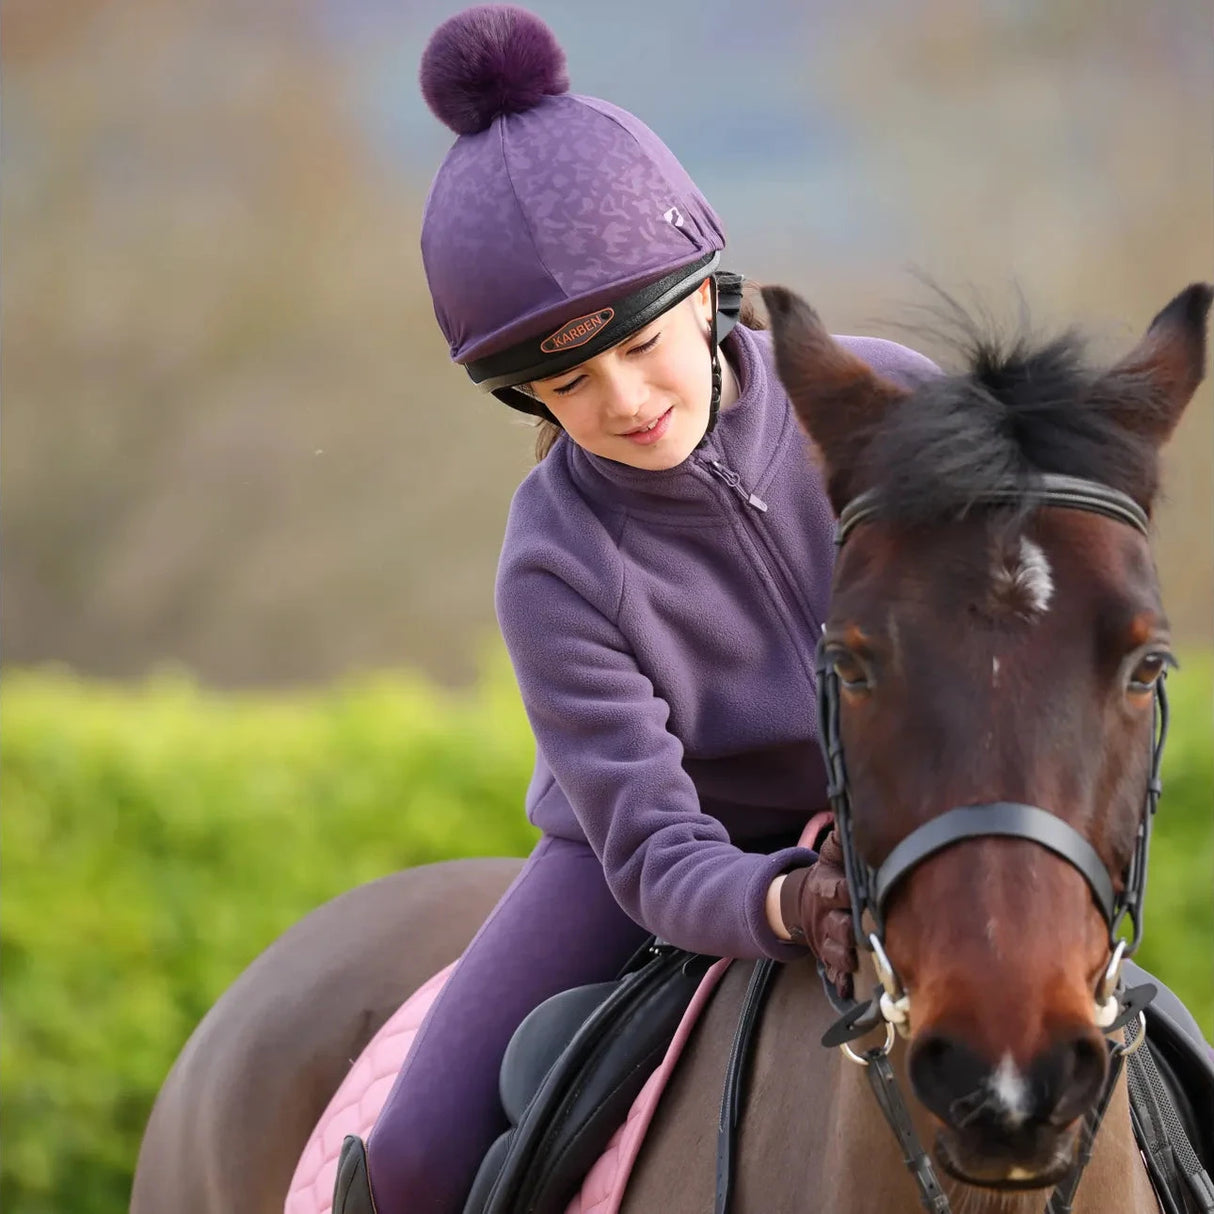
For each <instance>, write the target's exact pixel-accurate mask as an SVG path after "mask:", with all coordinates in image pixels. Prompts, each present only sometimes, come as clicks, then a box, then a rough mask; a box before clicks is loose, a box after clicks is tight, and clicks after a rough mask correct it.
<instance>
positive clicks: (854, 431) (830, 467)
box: [763, 287, 907, 514]
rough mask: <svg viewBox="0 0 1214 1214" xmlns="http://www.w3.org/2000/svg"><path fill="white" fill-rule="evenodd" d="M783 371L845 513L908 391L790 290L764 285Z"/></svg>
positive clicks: (833, 496)
mask: <svg viewBox="0 0 1214 1214" xmlns="http://www.w3.org/2000/svg"><path fill="white" fill-rule="evenodd" d="M763 302H764V304H765V305H766V306H767V312H768V315H769V317H770V318H771V333H772V338H773V341H774V344H775V353H776V370H777V372H779V375H780V379H781V381H782V382H783V384H784V387H785V390H786V391H787V392H788V396H789V399H790V400H791V401H792V405H793V409H794V410H795V411H796V414H797V417H798V418H799V419H800V421H801V425H802V427H803V428H804V429H805V432H806V433H807V434H808V435H809V437H810V438H811V439H813V441H814V442H815V443H816V444H817V446H818V449H819V450H820V451H821V453H822V458H823V460H824V462H825V464H826V468H825V472H826V490H827V493H828V494H829V495H830V500H831V505H832V506H833V507H834V509H835V513H836V514H838V513H839V512H840V511H841V510H842V509H843V507H844V506H845V505H847V503H848V502H849V501H850V500H851V499H852V497H854V496H855V494H856V493H857V492H858V487H857V486H856V485H855V484H854V473H855V471H856V470H857V468H858V466H859V464H860V459H861V455H862V453H863V451H864V448H865V446H866V445H867V443H868V441H869V439H870V438H871V437H872V435H873V434H874V433H875V432H876V430H877V428H878V427H879V426H880V424H881V422H882V420H883V419H884V417H885V415H886V413H887V412H888V410H889V409H890V407H891V406H892V405H894V404H896V403H897V402H898V401H899V400H901V399H902V398H903V397H904V396H906V395H907V392H906V391H905V390H904V389H902V388H899V387H898V386H897V385H896V384H892V383H890V382H889V380H887V379H882V377H881V376H880V375H878V374H877V373H876V372H875V371H874V370H873V369H872V368H871V367H870V366H869V365H868V364H867V363H866V362H864V360H863V359H860V358H857V357H856V356H855V355H854V354H852V353H851V352H850V351H848V350H846V349H844V348H843V347H842V346H841V345H840V344H839V343H838V342H837V341H835V339H834V338H833V337H831V335H830V334H829V333H827V331H826V329H825V327H824V326H823V324H822V321H821V320H820V319H819V317H818V314H817V312H815V311H814V310H813V308H811V307H810V306H809V304H807V303H806V302H805V300H803V299H802V298H801V297H800V296H799V295H797V294H795V293H794V292H792V291H789V290H788V289H787V288H785V287H764V288H763Z"/></svg>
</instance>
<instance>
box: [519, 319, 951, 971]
mask: <svg viewBox="0 0 1214 1214" xmlns="http://www.w3.org/2000/svg"><path fill="white" fill-rule="evenodd" d="M839 340H840V341H841V342H842V343H843V344H844V345H845V346H847V347H848V348H849V349H851V350H852V351H853V352H854V353H855V354H857V355H858V356H859V357H861V358H863V359H864V360H865V361H866V362H868V363H869V364H870V365H871V366H872V367H874V368H875V369H876V370H877V371H879V372H880V373H882V374H883V375H885V376H887V377H888V378H890V379H892V380H895V381H897V382H902V383H910V382H912V381H914V380H915V379H916V378H921V377H923V376H924V375H926V374H931V373H933V372H934V371H935V370H936V368H935V365H934V364H933V363H931V362H930V361H929V360H928V359H926V358H924V357H923V356H922V355H920V354H916V353H915V352H914V351H912V350H908V349H906V348H905V347H903V346H899V345H896V344H895V343H893V342H887V341H881V340H879V339H875V338H861V337H844V338H840V339H839ZM723 348H724V351H725V354H726V356H727V358H728V359H729V361H730V363H731V365H732V366H733V367H734V369H735V371H736V373H737V376H738V386H739V399H738V400H737V401H736V403H735V404H734V405H733V406H731V407H730V408H729V409H726V410H724V411H723V412H722V414H721V416H720V420H719V422H718V424H717V427H716V429H715V430H714V431H713V433H712V435H711V436H710V438H709V440H708V442H707V443H706V444H705V445H704V446H702V447H701V448H700V449H699V450H697V451H695V452H693V453H692V454H691V455H690V456H689V457H688V458H687V459H686V460H684V461H683V463H681V464H679V465H677V466H676V467H674V468H670V469H668V470H666V471H661V472H649V471H644V470H641V469H637V468H631V467H628V466H627V465H625V464H620V463H617V462H615V461H614V460H609V459H604V458H602V457H600V456H595V455H591V454H589V453H587V452H586V451H584V450H582V449H581V448H580V447H578V446H577V445H576V444H574V443H573V442H571V441H570V440H569V439H568V438H565V437H562V438H561V439H560V440H559V441H558V442H557V444H556V445H555V446H554V447H553V449H552V451H551V452H550V453H549V455H548V457H547V458H546V459H545V460H543V461H542V462H541V463H540V464H539V465H537V466H536V467H535V468H534V469H533V470H532V471H531V472H530V474H529V475H528V476H527V478H526V479H525V480H524V481H523V483H522V484H521V485H520V486H519V489H518V491H517V492H516V494H515V496H514V501H513V503H512V505H511V509H510V517H509V521H508V523H507V527H506V538H505V542H504V545H503V548H502V555H501V562H500V565H499V569H498V579H497V612H498V618H499V621H500V623H501V628H502V633H503V635H504V637H505V640H506V645H507V648H508V649H509V652H510V656H511V660H512V662H513V664H514V670H515V674H516V676H517V678H518V682H519V687H520V689H521V691H522V697H523V703H524V704H525V706H526V709H527V714H528V717H529V719H530V721H531V727H532V729H533V730H534V732H535V737H536V741H537V754H536V767H535V774H534V776H533V777H532V781H531V787H530V789H529V790H528V794H527V813H528V817H529V818H530V819H531V821H532V822H534V823H535V824H536V825H537V826H539V827H540V828H541V829H542V830H544V831H545V832H547V833H549V834H553V835H559V836H562V837H565V838H573V839H585V840H587V841H588V842H589V844H590V846H591V847H592V848H593V849H594V852H595V854H596V855H597V856H598V858H599V859H600V861H601V862H602V864H603V868H604V871H605V873H606V876H607V882H608V885H609V887H610V889H611V891H612V893H613V894H614V895H615V897H616V899H617V900H618V902H619V903H620V905H621V907H622V908H623V909H624V910H625V911H626V912H627V913H628V914H629V915H630V916H631V917H632V918H633V919H635V920H636V921H637V922H638V923H640V924H641V925H642V926H644V927H645V928H646V929H648V930H649V931H652V932H655V933H657V934H658V935H659V936H661V937H662V938H664V939H666V940H669V941H670V942H671V943H673V944H676V945H678V946H680V947H682V948H688V949H695V950H697V951H699V952H703V953H708V954H712V955H714V956H725V957H759V956H767V957H775V958H779V959H790V958H793V957H796V956H798V955H800V953H801V950H800V949H799V948H797V947H796V946H793V945H789V944H786V943H784V942H782V941H780V940H779V939H778V938H777V937H776V935H775V933H774V932H773V931H772V930H771V928H770V927H769V925H768V923H767V917H766V912H765V898H766V893H767V889H768V886H769V885H770V884H771V881H772V879H773V878H774V877H775V876H776V875H777V874H779V873H781V872H785V871H787V870H788V869H790V868H793V867H795V866H797V865H801V864H808V863H812V862H813V861H814V860H815V858H816V857H815V855H814V853H813V852H811V851H807V850H805V849H803V848H796V847H788V848H783V849H781V850H779V851H776V852H774V853H771V854H763V853H761V852H759V853H756V852H749V851H744V850H742V848H743V847H745V846H746V845H747V844H748V843H751V844H753V843H755V842H756V841H758V840H761V839H764V838H768V839H770V838H771V837H772V836H776V835H785V836H792V837H795V835H796V833H797V831H798V830H799V829H800V827H801V826H802V825H803V824H804V823H805V821H806V820H807V819H808V818H809V816H810V815H811V814H813V813H815V812H816V811H818V810H819V809H822V808H823V807H824V806H825V804H826V777H825V773H824V769H823V765H822V760H821V756H820V754H819V750H818V742H817V730H818V719H817V717H818V714H817V701H816V690H815V685H816V679H815V676H814V649H815V645H816V642H817V638H818V636H819V633H820V631H821V625H822V621H823V620H824V619H825V616H826V608H827V601H828V597H829V592H830V577H831V565H832V561H833V559H834V546H833V525H834V518H833V515H832V512H831V508H830V504H829V502H828V500H827V498H826V494H825V491H824V488H823V484H822V478H821V476H820V474H819V471H818V469H817V467H816V463H815V460H814V457H813V453H812V451H811V449H810V446H809V443H808V440H807V439H806V438H805V436H804V434H803V432H802V431H801V430H800V428H799V426H798V424H797V421H796V418H795V417H794V415H793V412H792V408H791V405H790V403H789V400H788V396H787V394H786V393H785V392H784V389H783V386H782V384H781V383H780V381H779V379H778V378H777V376H776V374H775V369H774V365H773V361H772V351H771V342H770V338H769V336H768V335H767V334H765V333H755V332H753V331H751V330H749V329H744V328H742V327H738V328H736V329H735V330H734V331H733V333H731V334H730V336H729V337H728V338H727V339H726V341H725V343H724V347H723ZM739 845H741V846H739ZM554 913H557V914H559V909H556V908H554Z"/></svg>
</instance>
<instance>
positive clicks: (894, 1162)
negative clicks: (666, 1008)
mask: <svg viewBox="0 0 1214 1214" xmlns="http://www.w3.org/2000/svg"><path fill="white" fill-rule="evenodd" d="M834 1018H835V1014H834V1013H833V1012H832V1010H831V1009H830V1006H829V1004H827V1002H826V1000H825V998H824V997H823V996H822V993H821V989H820V985H819V983H818V978H817V975H816V973H814V971H813V968H812V967H810V966H808V965H806V966H801V965H797V966H791V967H788V968H787V969H786V971H785V974H784V975H783V976H782V978H781V981H779V982H778V983H777V984H776V988H775V991H774V992H773V997H772V1002H771V1004H770V1006H769V1007H768V1009H767V1012H766V1014H765V1016H764V1023H763V1032H762V1035H761V1036H760V1039H759V1043H758V1049H757V1051H756V1057H755V1068H756V1074H755V1078H756V1082H755V1084H754V1087H753V1089H752V1090H754V1091H755V1092H756V1093H757V1092H758V1091H760V1090H761V1091H762V1096H761V1097H760V1098H759V1099H752V1100H751V1101H750V1102H749V1104H748V1107H747V1111H746V1121H747V1122H748V1123H749V1124H748V1126H747V1137H748V1138H749V1140H750V1141H752V1142H758V1143H764V1142H772V1141H774V1142H781V1143H783V1144H784V1145H783V1147H782V1151H787V1150H788V1148H789V1146H790V1145H791V1147H792V1149H793V1150H794V1151H796V1152H797V1153H798V1154H799V1156H800V1158H801V1159H802V1160H804V1161H805V1163H804V1164H803V1165H802V1166H799V1167H798V1166H796V1165H794V1164H793V1162H792V1161H791V1159H788V1158H786V1157H785V1158H778V1157H777V1156H776V1155H775V1154H773V1152H772V1149H769V1148H766V1147H760V1150H759V1158H757V1159H756V1161H755V1171H754V1172H753V1174H752V1176H751V1177H750V1179H749V1180H748V1182H747V1185H746V1188H747V1189H748V1190H749V1191H751V1192H756V1193H762V1192H764V1191H766V1194H767V1195H768V1197H769V1198H770V1199H771V1200H770V1204H769V1205H768V1206H767V1208H770V1209H784V1208H789V1209H791V1208H795V1207H794V1206H793V1205H789V1204H787V1203H788V1202H790V1201H793V1202H795V1201H796V1200H797V1198H798V1195H799V1196H800V1197H802V1198H803V1197H804V1195H805V1193H806V1192H813V1193H814V1194H815V1199H816V1201H817V1202H818V1204H817V1205H815V1208H816V1209H820V1210H822V1211H824V1212H825V1211H829V1214H870V1212H871V1211H873V1210H881V1211H883V1212H888V1214H903V1212H905V1214H919V1212H920V1210H921V1206H920V1204H919V1199H918V1194H917V1190H916V1187H915V1185H914V1182H913V1181H912V1180H911V1178H910V1174H909V1172H908V1170H907V1168H906V1165H905V1164H904V1163H903V1161H902V1156H901V1153H900V1151H899V1148H898V1144H897V1140H896V1139H895V1137H894V1132H893V1130H892V1129H891V1128H890V1127H889V1125H888V1124H887V1122H886V1120H885V1117H884V1115H883V1114H882V1113H881V1110H880V1108H879V1107H878V1105H877V1101H876V1098H875V1096H874V1094H873V1092H872V1089H871V1088H870V1086H869V1083H868V1080H867V1078H866V1076H865V1072H864V1069H863V1068H862V1067H860V1066H857V1065H856V1064H854V1063H852V1062H850V1061H848V1060H847V1059H846V1058H845V1057H844V1056H843V1054H842V1053H841V1051H839V1050H824V1049H822V1048H820V1047H819V1045H818V1041H819V1039H820V1037H821V1034H822V1032H824V1031H825V1029H826V1028H827V1027H828V1026H829V1025H830V1024H831V1023H832V1022H833V1020H834ZM869 1044H870V1043H869V1042H868V1041H865V1042H862V1043H858V1045H861V1046H867V1045H869ZM905 1054H906V1049H905V1045H904V1043H903V1042H902V1041H900V1040H899V1041H898V1043H897V1045H896V1047H895V1050H894V1053H893V1056H892V1061H893V1064H894V1072H895V1074H896V1075H897V1078H898V1084H899V1088H900V1090H901V1092H902V1094H903V1098H904V1100H905V1102H906V1105H907V1108H908V1110H909V1111H910V1113H911V1116H912V1118H913V1120H914V1123H915V1129H916V1131H917V1133H918V1135H919V1140H920V1142H922V1143H923V1144H924V1146H925V1148H926V1149H927V1150H928V1153H929V1155H930V1153H931V1146H932V1142H933V1139H934V1137H935V1130H934V1128H933V1126H932V1124H931V1122H930V1121H929V1118H928V1115H927V1114H926V1112H925V1111H924V1110H923V1109H922V1107H921V1106H920V1105H919V1103H918V1101H917V1100H915V1099H914V1096H913V1094H912V1093H911V1089H910V1086H909V1083H908V1081H907V1077H906V1067H905ZM811 1094H812V1095H811ZM815 1096H816V1098H815ZM764 1121H765V1122H766V1123H767V1125H766V1129H765V1128H764V1126H763V1125H761V1124H758V1123H759V1122H764ZM790 1126H794V1127H795V1133H794V1134H793V1135H792V1136H791V1142H790V1134H789V1127H790ZM744 1158H745V1155H744ZM811 1161H812V1162H811ZM743 1166H744V1167H746V1166H747V1165H746V1164H744V1165H743ZM937 1171H938V1175H939V1177H940V1181H941V1183H942V1184H943V1186H944V1188H945V1191H946V1192H947V1194H948V1197H949V1203H950V1206H951V1208H952V1211H953V1214H1042V1212H1043V1211H1044V1209H1045V1205H1046V1201H1047V1199H1048V1197H1049V1191H1048V1190H1033V1191H1029V1192H1027V1193H999V1192H995V1191H993V1190H980V1189H975V1188H972V1187H970V1186H963V1185H961V1184H959V1183H958V1182H956V1181H953V1180H952V1179H951V1178H950V1177H948V1176H946V1175H945V1174H943V1173H942V1172H939V1169H937ZM781 1178H784V1179H781ZM752 1185H753V1186H755V1187H754V1188H753V1189H752V1188H751V1186H752ZM783 1185H787V1186H788V1190H789V1191H788V1192H777V1191H775V1190H778V1189H779V1188H780V1187H781V1186H783ZM782 1203H783V1204H782ZM1156 1208H1157V1205H1156V1202H1155V1198H1154V1195H1153V1193H1152V1190H1151V1187H1150V1181H1149V1180H1148V1178H1147V1175H1146V1169H1145V1167H1144V1166H1143V1164H1142V1159H1141V1156H1140V1155H1139V1153H1138V1148H1137V1145H1136V1144H1135V1142H1134V1138H1133V1132H1132V1129H1131V1126H1130V1112H1129V1101H1128V1098H1127V1095H1126V1084H1125V1076H1124V1074H1123V1075H1122V1076H1121V1078H1120V1080H1119V1082H1118V1085H1117V1089H1116V1090H1115V1092H1114V1095H1113V1099H1112V1100H1111V1102H1110V1105H1109V1109H1108V1112H1107V1114H1106V1116H1105V1119H1104V1123H1103V1125H1102V1126H1101V1129H1100V1133H1099V1134H1098V1136H1097V1139H1096V1144H1095V1149H1094V1151H1093V1154H1092V1160H1091V1162H1090V1163H1089V1164H1088V1167H1087V1169H1086V1170H1085V1172H1084V1175H1083V1179H1082V1181H1081V1183H1080V1185H1079V1190H1078V1193H1077V1195H1076V1199H1075V1205H1074V1214H1143V1211H1151V1210H1155V1209H1156Z"/></svg>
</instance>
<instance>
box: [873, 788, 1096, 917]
mask: <svg viewBox="0 0 1214 1214" xmlns="http://www.w3.org/2000/svg"><path fill="white" fill-rule="evenodd" d="M985 835H997V836H1001V837H1005V838H1015V839H1029V840H1031V841H1032V842H1034V843H1039V844H1040V845H1041V846H1042V847H1044V848H1047V849H1048V850H1049V851H1052V852H1054V854H1055V855H1058V856H1061V857H1062V858H1063V859H1064V860H1066V861H1067V862H1068V863H1069V864H1071V865H1072V866H1073V867H1075V868H1077V869H1078V870H1079V871H1080V873H1082V874H1083V877H1084V879H1085V880H1086V881H1087V883H1088V885H1090V886H1091V887H1092V893H1093V895H1094V896H1095V898H1096V902H1097V905H1098V906H1099V907H1100V910H1101V913H1102V914H1103V915H1104V918H1105V922H1106V923H1110V922H1112V919H1113V908H1114V894H1113V882H1112V880H1111V878H1110V877H1109V872H1108V869H1107V868H1106V867H1105V865H1104V862H1103V861H1102V860H1101V859H1100V856H1099V854H1098V853H1097V851H1096V849H1095V848H1094V847H1093V846H1092V845H1091V844H1090V843H1089V842H1088V841H1087V840H1086V839H1085V838H1084V837H1083V836H1082V835H1081V834H1080V833H1079V832H1078V831H1077V830H1075V829H1074V827H1072V826H1070V825H1068V824H1067V823H1066V822H1064V821H1063V820H1062V819H1061V818H1060V817H1058V816H1057V815H1056V814H1051V813H1049V812H1047V811H1046V810H1044V809H1038V808H1037V806H1035V805H1022V804H1020V803H1019V802H1016V801H993V802H991V803H990V804H987V805H963V806H961V807H960V808H959V809H950V810H949V811H948V813H944V814H941V815H940V816H939V817H938V818H932V819H931V820H930V821H928V822H925V823H924V824H923V825H922V826H920V827H919V828H918V830H915V831H912V833H911V834H909V835H908V836H907V837H906V838H905V839H903V840H902V842H901V843H899V844H898V846H897V847H895V848H894V850H893V851H892V852H890V854H889V856H888V857H886V860H885V863H884V864H882V865H881V867H880V868H879V869H878V870H877V876H876V880H875V882H874V888H873V898H874V901H875V902H876V905H877V909H878V911H879V912H880V911H881V910H883V909H884V907H885V900H886V898H887V897H888V896H889V894H890V891H891V890H892V889H893V888H894V886H895V885H897V883H898V881H899V880H901V878H902V877H904V876H905V875H906V873H907V872H909V871H910V870H911V869H912V868H914V867H915V865H917V864H920V863H921V862H922V861H924V860H926V859H927V857H928V856H931V855H935V853H936V852H938V851H943V850H944V848H946V847H951V846H952V845H953V844H954V843H960V842H961V840H963V839H974V838H979V837H982V836H985Z"/></svg>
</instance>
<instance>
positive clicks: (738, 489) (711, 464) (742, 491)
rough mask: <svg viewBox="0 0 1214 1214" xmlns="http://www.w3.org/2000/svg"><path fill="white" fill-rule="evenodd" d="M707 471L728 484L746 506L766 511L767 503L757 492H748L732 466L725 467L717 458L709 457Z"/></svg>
mask: <svg viewBox="0 0 1214 1214" xmlns="http://www.w3.org/2000/svg"><path fill="white" fill-rule="evenodd" d="M708 471H709V472H711V473H712V474H713V476H715V477H716V478H717V480H719V481H722V482H724V483H725V484H726V485H728V486H729V487H730V488H731V489H732V490H733V491H734V492H735V493H736V494H737V495H738V496H739V497H740V498H741V499H742V500H743V501H744V502H745V503H746V504H747V505H748V506H753V507H754V508H755V509H756V510H760V511H763V512H766V510H767V503H766V502H765V501H764V500H763V499H762V498H761V497H759V495H758V494H757V493H751V492H749V491H748V490H747V489H746V487H745V486H744V485H743V484H742V478H741V477H740V476H739V475H738V474H737V473H736V472H735V471H734V470H733V469H732V468H726V467H725V465H724V464H723V463H721V461H720V460H719V459H710V460H709V461H708Z"/></svg>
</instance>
